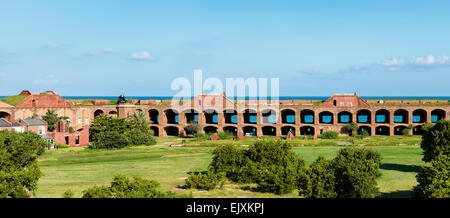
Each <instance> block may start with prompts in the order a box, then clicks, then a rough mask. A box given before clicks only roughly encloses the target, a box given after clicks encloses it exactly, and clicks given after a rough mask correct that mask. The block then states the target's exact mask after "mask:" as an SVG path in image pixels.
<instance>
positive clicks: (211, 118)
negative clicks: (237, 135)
mask: <svg viewBox="0 0 450 218" xmlns="http://www.w3.org/2000/svg"><path fill="white" fill-rule="evenodd" d="M204 113H205V123H208V124H217V122H218V115H217V112H216V111H215V110H205V111H204Z"/></svg>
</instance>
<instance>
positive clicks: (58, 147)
mask: <svg viewBox="0 0 450 218" xmlns="http://www.w3.org/2000/svg"><path fill="white" fill-rule="evenodd" d="M55 147H56V148H57V149H62V148H69V146H68V145H65V144H61V143H57V142H55Z"/></svg>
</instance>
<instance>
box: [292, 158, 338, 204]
mask: <svg viewBox="0 0 450 218" xmlns="http://www.w3.org/2000/svg"><path fill="white" fill-rule="evenodd" d="M335 183H336V177H335V176H334V169H333V162H332V161H330V160H326V159H325V158H324V157H319V158H317V160H316V161H315V162H314V163H312V164H311V166H310V167H309V168H308V169H307V170H306V173H305V174H304V176H303V177H300V180H299V187H298V190H299V195H300V196H304V197H306V198H335V197H337V193H336V190H335V189H336V184H335Z"/></svg>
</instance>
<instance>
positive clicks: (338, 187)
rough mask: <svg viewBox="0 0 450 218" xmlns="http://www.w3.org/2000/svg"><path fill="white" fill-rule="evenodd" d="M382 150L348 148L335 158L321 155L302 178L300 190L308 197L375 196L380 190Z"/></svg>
mask: <svg viewBox="0 0 450 218" xmlns="http://www.w3.org/2000/svg"><path fill="white" fill-rule="evenodd" d="M380 164H381V158H380V154H379V153H378V152H375V151H371V150H368V149H356V148H344V149H341V150H339V152H338V155H337V157H336V158H334V159H333V160H331V161H328V160H326V159H325V158H323V157H319V158H318V159H317V160H316V161H315V162H314V163H313V164H312V165H311V166H310V167H309V168H308V169H307V171H306V173H305V176H304V177H300V178H299V194H300V195H301V196H305V197H308V198H334V197H338V198H373V197H375V196H377V195H378V194H379V191H378V187H377V182H376V179H377V178H378V177H380V176H381V173H380V171H379V166H380Z"/></svg>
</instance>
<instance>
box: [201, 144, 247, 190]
mask: <svg viewBox="0 0 450 218" xmlns="http://www.w3.org/2000/svg"><path fill="white" fill-rule="evenodd" d="M244 158H245V157H244V155H243V153H242V151H240V150H239V149H238V148H237V147H236V146H233V145H222V146H218V147H217V148H216V149H215V150H214V151H213V158H212V161H211V163H210V164H209V170H210V171H211V172H212V173H225V176H226V177H227V178H229V179H230V180H232V181H235V182H240V181H241V179H242V178H241V174H242V170H241V167H243V166H244Z"/></svg>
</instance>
